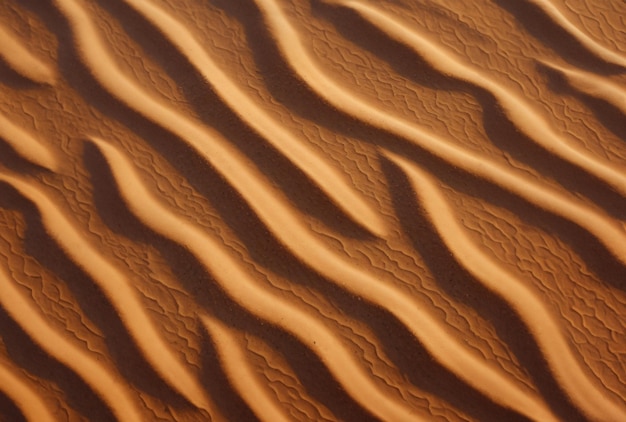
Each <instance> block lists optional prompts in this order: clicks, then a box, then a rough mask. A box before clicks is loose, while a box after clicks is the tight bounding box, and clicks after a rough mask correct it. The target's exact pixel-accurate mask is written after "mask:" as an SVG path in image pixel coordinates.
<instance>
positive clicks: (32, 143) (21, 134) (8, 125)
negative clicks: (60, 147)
mask: <svg viewBox="0 0 626 422" xmlns="http://www.w3.org/2000/svg"><path fill="white" fill-rule="evenodd" d="M0 138H1V139H3V140H4V141H6V142H7V143H8V144H9V145H10V146H11V147H12V148H13V149H14V150H15V151H16V152H17V153H19V154H20V155H21V156H22V157H24V158H26V159H27V160H29V161H31V162H33V163H35V164H37V165H40V166H41V167H44V168H46V169H48V170H55V169H56V167H57V161H56V159H55V157H54V155H53V154H52V152H51V151H50V150H49V149H48V148H47V147H46V146H44V145H42V143H41V142H40V141H38V140H37V139H35V138H34V137H33V135H31V134H30V133H28V132H27V131H26V130H24V129H23V128H21V127H19V126H17V125H16V124H15V123H13V122H12V121H11V120H10V119H9V118H8V117H7V116H5V115H3V114H2V113H0Z"/></svg>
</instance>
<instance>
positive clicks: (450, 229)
mask: <svg viewBox="0 0 626 422" xmlns="http://www.w3.org/2000/svg"><path fill="white" fill-rule="evenodd" d="M388 156H389V158H390V159H391V160H392V161H393V162H395V163H396V164H397V165H398V166H399V167H401V168H402V169H403V170H404V171H405V172H406V174H407V175H408V176H409V179H410V180H411V183H412V185H413V188H414V189H415V191H416V192H417V194H418V196H419V197H420V203H421V204H422V205H423V206H424V208H425V210H426V213H427V214H428V216H429V219H430V221H431V222H432V224H433V226H435V229H436V230H437V232H438V233H439V235H440V236H441V238H442V239H443V241H444V243H445V244H446V246H447V247H448V248H449V250H450V251H451V252H452V253H453V254H454V255H455V259H456V260H457V261H459V262H460V263H461V265H463V266H464V267H465V268H466V269H467V270H468V272H470V273H472V274H473V275H474V276H475V277H476V278H477V279H478V280H479V281H481V282H482V283H483V284H484V285H485V286H487V288H488V289H490V290H493V291H494V292H496V293H497V294H498V295H500V296H502V297H503V298H504V299H505V300H506V301H508V302H509V303H510V304H511V307H512V308H513V309H515V311H516V312H517V313H518V314H519V315H520V317H521V318H522V320H523V321H524V322H525V323H526V326H527V327H528V329H529V330H530V331H531V332H532V333H533V336H534V337H535V338H536V339H537V344H538V345H539V347H540V348H541V349H542V351H543V353H544V355H545V358H546V361H547V362H548V364H549V365H550V367H551V368H552V370H553V371H554V373H555V375H556V377H557V379H558V380H559V381H560V383H561V386H562V387H563V388H564V389H565V390H566V391H567V393H568V395H569V397H571V398H572V400H573V401H574V402H575V403H576V404H577V405H578V406H579V407H580V408H581V409H582V410H583V411H584V412H585V414H586V415H587V416H588V417H589V418H590V419H592V420H620V419H624V417H625V416H626V408H625V407H624V406H620V405H618V404H617V403H614V402H613V401H612V400H611V399H609V398H608V397H606V396H605V395H604V394H603V392H602V391H601V390H600V389H599V388H598V387H596V386H595V385H594V382H593V381H591V380H590V379H589V377H588V376H587V374H585V372H584V370H583V369H582V368H581V367H580V364H579V362H578V361H577V359H576V357H575V356H574V355H573V354H572V351H571V350H570V347H569V345H568V343H567V340H566V339H565V338H564V336H563V334H562V332H561V328H560V327H559V324H558V322H557V321H556V319H555V318H554V316H553V315H552V314H551V313H550V312H549V311H548V310H547V309H546V306H545V305H544V304H543V303H542V300H541V299H540V298H539V297H538V296H537V294H536V293H535V292H533V291H531V290H529V289H528V288H527V287H526V286H525V285H524V283H523V282H522V281H521V280H518V279H517V278H516V276H515V275H513V274H510V273H509V272H508V271H507V270H506V269H504V268H502V266H500V265H498V263H497V262H494V261H493V260H492V259H491V258H489V256H488V255H487V254H485V253H484V252H483V251H482V250H481V249H480V247H479V246H478V245H476V244H474V242H473V241H472V240H471V239H470V238H469V237H468V236H467V234H466V233H465V229H463V227H462V226H461V225H460V224H459V223H458V221H457V218H456V217H455V216H454V214H453V212H452V210H451V209H450V205H449V204H448V203H447V202H446V200H445V198H444V197H443V195H442V193H441V192H440V190H439V189H438V187H437V184H436V182H435V181H434V180H432V177H430V175H428V174H427V173H426V172H424V171H423V170H421V169H420V168H418V167H417V166H416V165H414V164H412V163H411V162H410V161H408V160H406V159H404V158H402V157H399V156H396V155H393V154H388Z"/></svg>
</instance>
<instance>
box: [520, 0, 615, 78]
mask: <svg viewBox="0 0 626 422" xmlns="http://www.w3.org/2000/svg"><path fill="white" fill-rule="evenodd" d="M524 1H529V2H530V3H533V4H535V5H537V6H538V7H539V8H541V10H543V11H544V12H545V13H546V15H548V16H549V17H550V19H552V20H553V21H554V22H555V23H556V24H557V25H558V26H560V27H561V28H563V29H564V30H565V31H567V32H568V33H569V34H570V35H571V36H572V37H574V38H575V39H576V41H578V42H579V43H581V44H582V45H584V46H585V47H586V48H587V49H588V50H589V51H591V52H592V53H593V54H595V55H596V56H598V57H599V58H601V59H603V60H605V61H607V62H608V63H613V64H616V65H619V66H622V67H624V68H626V57H624V56H623V55H621V54H619V53H617V52H615V51H613V50H611V49H609V48H607V47H605V46H603V45H601V44H600V43H598V42H597V41H595V40H594V39H593V38H591V37H590V36H589V35H587V34H586V33H585V32H584V31H582V30H581V29H580V28H578V27H577V26H576V25H574V24H573V23H572V22H570V21H569V20H568V19H567V18H566V17H565V16H564V15H563V13H562V12H561V11H560V10H559V8H558V7H557V6H555V5H554V4H553V3H552V2H550V1H549V0H524Z"/></svg>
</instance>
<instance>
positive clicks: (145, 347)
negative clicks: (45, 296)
mask: <svg viewBox="0 0 626 422" xmlns="http://www.w3.org/2000/svg"><path fill="white" fill-rule="evenodd" d="M0 181H2V182H5V183H8V184H9V185H11V186H12V187H13V188H15V189H16V190H17V191H18V192H20V193H21V194H22V195H24V196H25V197H26V198H28V199H29V200H30V201H32V202H33V203H34V204H35V205H36V206H37V208H38V209H39V211H40V212H41V215H42V220H43V224H44V226H45V227H46V230H48V232H49V233H50V235H51V236H52V237H53V238H54V240H55V241H56V242H57V243H58V244H59V246H60V247H61V248H62V249H63V250H64V251H65V252H66V253H67V254H68V255H69V257H70V258H71V259H72V260H74V261H75V262H76V263H77V264H78V265H79V266H80V267H82V268H83V269H84V270H85V271H86V272H87V273H88V274H89V275H90V276H91V277H92V278H93V280H94V281H95V282H96V283H97V284H98V286H99V287H100V288H101V289H102V291H103V292H104V293H105V295H106V296H107V298H108V299H109V300H110V301H111V304H112V305H113V306H114V307H115V309H116V310H117V312H118V313H119V316H120V319H121V320H122V322H123V323H124V325H125V326H126V327H127V329H128V331H129V333H130V334H131V336H132V337H133V340H135V341H136V342H137V346H138V348H139V350H140V351H141V352H142V353H143V354H144V356H145V358H146V359H147V360H148V361H149V362H150V363H151V364H152V366H153V368H154V369H155V371H156V372H157V373H158V374H159V375H160V376H161V377H162V378H163V379H164V380H165V381H166V382H167V383H168V384H170V385H171V386H172V387H173V388H174V389H176V390H178V391H179V392H180V393H181V394H182V395H183V396H184V397H186V398H187V399H189V401H190V402H191V403H193V404H194V405H196V406H198V407H199V408H203V409H206V410H210V407H211V406H210V405H209V401H208V399H207V398H206V397H205V394H204V390H203V389H202V388H201V387H200V384H199V381H198V380H197V379H195V377H194V375H193V374H191V373H190V371H189V370H188V369H186V368H185V367H184V366H183V365H182V364H181V363H180V362H179V361H178V359H177V358H176V356H175V355H174V354H173V353H172V351H171V349H170V347H169V346H168V344H167V343H166V342H165V341H164V340H163V338H162V336H161V334H160V333H159V331H158V330H157V328H156V327H155V324H154V322H153V320H152V319H151V318H150V316H149V315H148V313H147V312H146V310H145V308H144V307H143V306H142V305H141V302H140V299H139V298H138V297H137V293H136V291H135V290H134V289H133V287H132V283H131V282H130V281H129V280H128V278H127V276H126V275H125V274H124V273H123V272H122V271H121V270H120V269H119V268H117V267H116V266H115V265H114V264H112V263H111V262H109V261H108V260H107V259H106V258H105V257H104V256H102V255H101V254H100V253H99V251H98V250H97V249H96V248H95V247H94V246H92V245H91V244H90V242H89V241H88V240H87V239H85V238H84V237H83V236H82V234H81V233H80V232H79V231H78V230H77V229H76V228H75V227H74V225H73V224H72V223H71V222H70V221H69V220H68V219H67V217H66V216H65V215H64V213H63V211H61V210H60V209H59V208H58V207H57V206H56V205H55V204H54V202H53V201H52V200H51V199H50V198H49V197H48V196H47V195H46V194H45V193H44V192H43V191H41V190H40V189H38V188H37V187H35V186H34V185H32V184H29V183H27V182H25V181H23V180H20V179H19V178H16V177H13V176H9V175H6V174H0Z"/></svg>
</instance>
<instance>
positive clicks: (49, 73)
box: [0, 25, 56, 85]
mask: <svg viewBox="0 0 626 422" xmlns="http://www.w3.org/2000/svg"><path fill="white" fill-rule="evenodd" d="M0 39H1V40H2V42H1V43H0V57H2V59H3V60H4V61H5V62H6V63H7V64H8V65H9V66H10V67H11V68H12V69H13V70H15V71H16V72H17V73H19V74H20V75H21V76H23V77H25V78H28V79H30V80H32V81H33V82H37V83H44V84H49V85H53V84H54V82H55V79H56V72H55V70H54V69H52V68H51V67H50V66H48V65H47V64H45V63H44V62H42V61H41V60H39V59H38V58H37V57H36V56H35V55H33V54H32V53H31V52H30V51H29V50H28V48H27V47H26V46H25V45H24V44H22V42H21V41H20V40H19V39H18V38H17V37H15V36H13V35H12V34H11V33H10V32H9V31H8V30H7V29H6V28H4V27H2V26H1V25H0Z"/></svg>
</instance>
